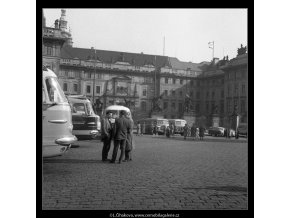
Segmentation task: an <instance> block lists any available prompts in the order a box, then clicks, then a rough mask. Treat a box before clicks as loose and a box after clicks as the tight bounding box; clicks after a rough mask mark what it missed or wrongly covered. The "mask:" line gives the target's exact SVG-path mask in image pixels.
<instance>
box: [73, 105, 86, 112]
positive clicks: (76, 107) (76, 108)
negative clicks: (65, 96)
mask: <svg viewBox="0 0 290 218" xmlns="http://www.w3.org/2000/svg"><path fill="white" fill-rule="evenodd" d="M73 112H74V113H77V114H86V110H85V105H84V104H83V103H75V104H74V105H73Z"/></svg>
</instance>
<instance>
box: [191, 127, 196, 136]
mask: <svg viewBox="0 0 290 218" xmlns="http://www.w3.org/2000/svg"><path fill="white" fill-rule="evenodd" d="M195 132H196V127H195V125H194V123H193V124H192V126H191V137H192V138H193V140H195Z"/></svg>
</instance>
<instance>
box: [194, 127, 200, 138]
mask: <svg viewBox="0 0 290 218" xmlns="http://www.w3.org/2000/svg"><path fill="white" fill-rule="evenodd" d="M195 138H196V139H200V138H199V129H198V127H196V129H195Z"/></svg>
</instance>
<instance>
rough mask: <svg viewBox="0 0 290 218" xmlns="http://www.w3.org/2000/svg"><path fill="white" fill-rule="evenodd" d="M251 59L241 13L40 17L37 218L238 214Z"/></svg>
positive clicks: (105, 12) (55, 12)
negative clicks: (56, 215)
mask: <svg viewBox="0 0 290 218" xmlns="http://www.w3.org/2000/svg"><path fill="white" fill-rule="evenodd" d="M251 49H252V48H251V47H249V49H248V9H247V8H232V9H231V8H213V9H206V8H204V9H203V8H181V9H173V8H172V9H169V8H166V9H165V8H164V9H162V8H158V9H157V8H156V9H153V8H150V9H149V8H147V9H145V8H143V9H142V8H134V9H129V8H128V9H126V8H122V9H121V8H118V9H117V8H116V9H113V8H103V9H101V8H73V9H72V8H42V188H41V189H42V193H41V201H42V202H41V207H42V210H46V211H48V210H96V211H99V210H100V211H101V210H108V211H111V212H110V217H121V216H123V217H124V216H125V217H144V214H143V216H142V213H141V210H142V211H146V213H147V216H146V217H181V216H180V214H179V211H185V210H248V209H249V197H252V196H249V190H248V186H249V178H248V175H249V173H248V172H249V162H248V161H249V156H248V154H249V151H248V149H249V147H248V137H251V133H250V132H248V116H249V113H250V111H249V110H248V95H249V91H248V87H249V85H248V68H249V67H248V53H249V55H251V51H252V50H251ZM39 110H40V109H39ZM138 210H139V211H140V213H139V214H138ZM120 211H122V213H121V212H120ZM124 211H125V212H124ZM126 211H127V212H126ZM131 211H134V213H133V212H131ZM150 211H152V214H151V215H148V214H150ZM156 211H158V213H157V215H156Z"/></svg>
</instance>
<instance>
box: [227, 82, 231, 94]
mask: <svg viewBox="0 0 290 218" xmlns="http://www.w3.org/2000/svg"><path fill="white" fill-rule="evenodd" d="M230 95H231V85H230V84H229V85H228V96H230Z"/></svg>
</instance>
